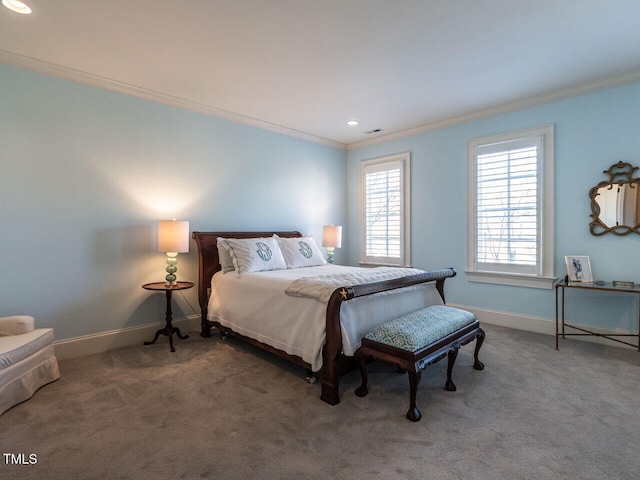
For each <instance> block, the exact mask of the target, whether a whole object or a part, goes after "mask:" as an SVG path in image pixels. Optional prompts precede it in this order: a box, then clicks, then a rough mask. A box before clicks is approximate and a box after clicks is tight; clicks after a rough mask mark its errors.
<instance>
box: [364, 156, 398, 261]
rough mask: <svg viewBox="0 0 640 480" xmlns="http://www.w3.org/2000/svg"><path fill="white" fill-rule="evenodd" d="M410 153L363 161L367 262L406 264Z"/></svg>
mask: <svg viewBox="0 0 640 480" xmlns="http://www.w3.org/2000/svg"><path fill="white" fill-rule="evenodd" d="M407 162H408V154H403V155H400V156H393V157H386V158H384V159H379V160H373V161H369V162H363V164H362V188H363V206H364V208H363V239H364V242H363V244H364V245H363V255H362V257H363V258H362V261H363V263H377V264H387V265H406V264H407V263H408V256H407V248H406V245H407V240H408V239H407V229H408V225H407V222H406V218H407V216H408V215H407V210H408V196H407V191H406V181H405V178H406V177H405V175H406V173H407V172H408V165H407Z"/></svg>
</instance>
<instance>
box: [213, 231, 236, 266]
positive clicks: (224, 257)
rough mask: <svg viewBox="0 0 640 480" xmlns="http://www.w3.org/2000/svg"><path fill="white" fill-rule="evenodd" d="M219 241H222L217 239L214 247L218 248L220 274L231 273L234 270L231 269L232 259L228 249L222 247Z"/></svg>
mask: <svg viewBox="0 0 640 480" xmlns="http://www.w3.org/2000/svg"><path fill="white" fill-rule="evenodd" d="M220 240H224V239H223V238H218V241H217V242H216V245H217V246H218V260H220V266H221V267H222V273H229V272H233V271H234V270H235V268H234V267H233V259H232V258H231V253H230V252H229V250H228V247H226V246H224V245H223V244H222V242H221V241H220Z"/></svg>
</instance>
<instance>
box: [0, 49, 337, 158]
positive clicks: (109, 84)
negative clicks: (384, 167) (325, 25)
mask: <svg viewBox="0 0 640 480" xmlns="http://www.w3.org/2000/svg"><path fill="white" fill-rule="evenodd" d="M0 63H5V64H7V65H11V66H13V67H19V68H24V69H26V70H31V71H35V72H38V73H43V74H45V75H51V76H53V77H58V78H62V79H65V80H70V81H73V82H78V83H83V84H85V85H90V86H92V87H98V88H103V89H106V90H111V91H114V92H118V93H122V94H125V95H130V96H133V97H137V98H142V99H145V100H150V101H152V102H157V103H162V104H165V105H170V106H172V107H177V108H181V109H183V110H189V111H192V112H196V113H202V114H204V115H209V116H212V117H217V118H221V119H223V120H228V121H230V122H234V123H239V124H242V125H247V126H250V127H255V128H259V129H262V130H268V131H270V132H274V133H279V134H282V135H287V136H289V137H294V138H298V139H300V140H305V141H308V142H313V143H319V144H321V145H325V146H327V147H333V148H339V149H341V150H346V148H347V145H346V144H344V143H340V142H336V141H334V140H329V139H326V138H322V137H317V136H315V135H311V134H309V133H304V132H300V131H297V130H293V129H291V128H287V127H283V126H280V125H276V124H273V123H269V122H265V121H263V120H258V119H256V118H252V117H247V116H244V115H240V114H238V113H233V112H228V111H226V110H222V109H220V108H216V107H212V106H210V105H205V104H203V103H198V102H193V101H190V100H187V99H184V98H180V97H175V96H172V95H167V94H164V93H160V92H156V91H153V90H148V89H146V88H141V87H137V86H135V85H131V84H128V83H124V82H120V81H117V80H113V79H110V78H106V77H102V76H99V75H93V74H90V73H87V72H83V71H81V70H75V69H73V68H68V67H64V66H62V65H57V64H54V63H49V62H44V61H42V60H38V59H36V58H32V57H27V56H24V55H19V54H16V53H13V52H9V51H7V50H2V49H0Z"/></svg>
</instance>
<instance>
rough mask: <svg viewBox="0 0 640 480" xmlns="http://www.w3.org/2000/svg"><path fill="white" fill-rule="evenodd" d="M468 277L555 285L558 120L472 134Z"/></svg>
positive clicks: (487, 280)
mask: <svg viewBox="0 0 640 480" xmlns="http://www.w3.org/2000/svg"><path fill="white" fill-rule="evenodd" d="M467 149H468V162H469V163H468V168H469V184H468V185H469V197H468V198H469V204H468V205H469V209H468V212H469V213H468V218H469V220H468V222H469V223H468V244H467V245H468V253H467V269H466V273H467V278H468V279H469V280H471V281H478V282H489V283H499V284H508V285H520V286H531V287H536V288H551V286H552V285H553V280H554V277H553V274H554V271H553V259H554V254H553V251H554V248H553V191H554V187H553V125H546V126H543V127H537V128H532V129H528V130H523V131H519V132H513V133H507V134H501V135H496V136H493V137H485V138H479V139H475V140H470V141H469V142H468V144H467Z"/></svg>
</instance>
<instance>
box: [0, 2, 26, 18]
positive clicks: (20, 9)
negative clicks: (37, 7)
mask: <svg viewBox="0 0 640 480" xmlns="http://www.w3.org/2000/svg"><path fill="white" fill-rule="evenodd" d="M2 4H3V5H4V6H5V7H7V8H8V9H9V10H12V11H14V12H16V13H21V14H23V15H29V14H30V13H31V7H30V6H29V5H27V4H26V3H24V2H21V1H20V0H2Z"/></svg>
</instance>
